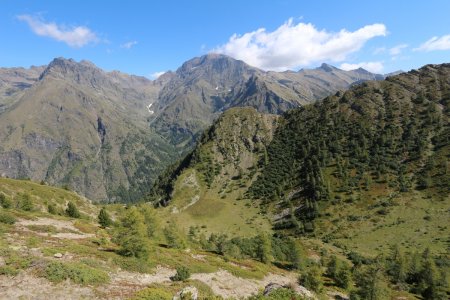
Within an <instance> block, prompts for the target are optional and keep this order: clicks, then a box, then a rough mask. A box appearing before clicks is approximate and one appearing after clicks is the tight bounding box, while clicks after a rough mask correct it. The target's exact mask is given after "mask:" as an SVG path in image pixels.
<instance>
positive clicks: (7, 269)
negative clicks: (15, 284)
mask: <svg viewBox="0 0 450 300" xmlns="http://www.w3.org/2000/svg"><path fill="white" fill-rule="evenodd" d="M18 273H19V270H17V269H16V268H14V267H13V266H1V267H0V275H6V276H16V275H17V274H18Z"/></svg>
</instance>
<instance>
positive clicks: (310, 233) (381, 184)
mask: <svg viewBox="0 0 450 300" xmlns="http://www.w3.org/2000/svg"><path fill="white" fill-rule="evenodd" d="M449 104H450V65H449V64H443V65H428V66H425V67H423V68H421V69H419V70H414V71H411V72H408V73H403V74H400V75H396V76H392V77H388V78H387V79H386V80H384V81H370V82H365V83H362V84H360V85H356V86H354V87H353V88H351V89H350V90H349V91H346V92H338V93H336V94H335V95H333V96H329V97H327V98H325V99H323V100H322V101H319V102H317V103H315V104H311V105H305V106H304V107H301V108H298V109H294V110H291V111H288V112H287V113H286V114H284V115H283V116H282V117H281V118H279V119H277V127H276V130H275V131H271V132H270V134H269V135H267V138H266V141H267V142H268V143H264V147H261V148H260V150H259V151H251V152H252V153H253V154H252V155H251V157H252V158H253V160H248V159H247V157H248V152H246V151H245V150H244V151H240V152H238V151H236V148H239V149H240V147H241V145H242V144H241V143H240V141H236V140H235V139H234V138H233V132H234V130H235V128H237V130H236V131H237V132H239V130H240V128H241V124H245V120H246V119H247V116H246V115H247V113H248V110H246V109H242V110H239V109H236V110H234V111H232V112H230V113H229V115H228V116H230V115H233V116H234V118H235V120H239V122H238V123H237V124H233V126H221V125H223V121H221V119H219V121H218V122H217V123H215V124H214V125H213V126H212V127H211V129H210V130H208V131H207V132H206V133H205V134H204V136H203V139H202V142H201V143H200V144H199V145H198V146H197V148H196V149H195V150H194V151H193V152H192V153H191V154H190V155H188V156H187V157H186V158H185V159H184V160H183V161H182V163H180V164H176V165H174V166H172V167H171V168H170V169H169V170H168V171H167V172H166V173H165V174H164V175H163V176H160V178H159V179H158V181H157V184H156V185H155V189H154V190H153V194H152V195H151V197H150V199H152V200H153V201H155V203H161V204H163V205H164V206H167V207H168V208H169V209H173V207H175V206H176V207H177V208H178V207H179V203H189V201H190V199H192V197H194V194H193V193H195V192H193V190H195V189H192V188H188V189H184V187H185V186H184V185H183V184H181V182H186V178H187V177H189V178H190V177H194V176H195V178H197V181H198V182H201V183H202V185H204V186H206V187H207V188H208V192H207V193H209V194H208V195H209V198H210V199H217V198H221V197H222V196H223V191H224V190H225V191H227V190H226V187H227V186H231V187H232V188H231V189H229V190H228V191H229V193H228V194H227V193H225V196H224V197H223V199H224V200H226V201H227V203H228V204H232V205H240V204H242V203H247V201H249V200H251V204H249V206H252V205H253V206H260V208H261V213H262V214H263V215H266V217H267V218H268V219H267V220H268V222H270V224H271V225H272V229H273V230H274V232H275V236H292V237H301V238H302V240H303V241H304V242H305V243H307V244H309V245H311V247H313V248H314V247H317V248H316V249H322V251H325V252H324V253H326V252H328V251H331V252H332V253H338V254H341V255H345V256H346V257H347V258H348V259H350V261H351V262H352V263H353V264H354V266H360V267H361V269H358V268H355V267H354V268H353V276H354V278H355V284H356V287H359V289H355V290H354V296H355V297H357V296H358V297H362V298H361V299H366V298H365V296H364V295H365V294H364V290H365V286H364V285H365V284H367V282H366V283H364V280H363V279H361V277H358V276H359V275H357V274H360V275H361V274H363V273H364V272H368V273H364V274H366V275H365V276H368V277H367V278H369V277H370V276H375V277H377V276H381V277H380V283H382V282H384V284H385V285H386V286H385V291H391V292H392V293H391V292H389V293H391V295H401V294H402V292H401V291H409V292H410V293H413V294H416V295H417V294H420V295H422V296H423V297H424V298H426V299H441V298H442V299H443V298H445V296H444V295H445V292H443V291H448V281H447V280H448V279H446V278H447V277H446V275H445V274H446V273H448V270H449V258H448V256H449V253H448V246H449V240H448V236H449V234H450V228H449V224H448V219H449V215H448V207H449V205H450V198H449V192H450V191H449V187H450V176H449V165H448V161H449V155H450V153H449V150H450V143H449V137H450V128H449V112H450V108H449ZM226 116H227V113H225V114H224V117H223V119H226ZM237 116H239V117H237ZM251 132H253V133H255V132H258V130H253V131H251ZM244 136H245V135H244ZM220 145H227V147H220ZM235 145H236V146H235ZM243 145H247V147H243V149H249V147H248V144H246V143H245V142H244V143H243ZM215 149H222V152H221V151H216V150H215ZM223 151H224V152H223ZM236 153H242V154H239V155H238V156H237V157H235V156H234V155H235V154H236ZM224 157H225V158H226V157H228V158H229V157H231V158H232V159H231V160H227V159H224ZM230 161H232V162H239V163H238V164H235V166H237V165H239V164H241V162H242V161H246V162H252V164H248V165H246V166H245V167H243V168H241V169H239V168H237V167H235V168H232V169H231V170H232V171H231V172H227V171H228V170H230V169H228V168H230V167H229V166H230V164H229V162H230ZM225 170H227V171H225ZM224 182H225V183H226V184H225V185H224V184H223V183H224ZM234 183H238V184H237V186H235V187H234V188H233V184H234ZM220 187H222V189H221V188H220ZM223 187H225V189H223ZM232 191H236V192H237V193H233V192H232ZM200 199H202V198H201V197H200ZM203 199H204V200H205V201H204V202H203V204H202V206H201V207H202V208H201V211H208V210H215V211H220V209H219V208H218V205H217V204H216V202H214V201H213V200H209V199H206V198H203ZM206 200H209V201H208V202H206ZM195 205H196V204H194V205H193V207H194V206H195ZM189 209H190V208H187V209H186V212H185V214H186V215H188V214H189V213H188V210H189ZM182 214H183V213H181V215H182ZM219 215H220V213H219ZM184 219H185V220H188V221H185V222H186V223H185V224H191V225H197V224H198V221H197V220H192V219H191V218H184ZM236 219H239V218H237V217H236V216H235V217H233V218H231V220H233V221H234V220H236ZM219 222H222V220H221V221H219ZM233 234H235V232H233ZM325 249H327V250H325ZM393 249H394V250H393ZM395 249H396V250H395ZM399 252H400V253H401V255H400V256H401V259H402V260H403V261H402V263H401V264H402V265H401V268H406V269H408V268H414V264H424V265H423V267H422V268H423V269H422V270H423V272H431V273H433V274H434V275H432V276H434V277H433V278H434V279H433V280H435V281H434V283H431V281H428V283H425V282H424V281H423V280H424V279H423V278H422V279H421V277H420V276H421V275H417V274H418V273H417V274H416V273H411V272H412V271H407V270H406V269H405V270H403V271H402V272H405V275H404V276H406V277H408V276H409V277H408V278H406V277H402V278H398V277H395V276H394V275H393V273H392V272H394V271H393V270H392V269H390V268H391V267H392V265H396V266H397V267H398V261H397V262H395V260H396V259H398V255H397V256H396V254H395V253H399ZM418 253H422V259H424V260H423V261H422V262H420V263H419V258H418V255H419V254H418ZM392 255H394V256H392ZM325 257H326V256H325ZM375 258H376V259H375ZM416 267H417V268H418V269H420V268H421V267H418V266H417V265H416ZM426 268H432V269H433V271H430V269H427V271H425V269H426ZM358 272H362V273H358ZM371 272H372V273H371ZM408 272H410V273H408ZM319 273H320V272H319ZM406 273H408V274H409V275H406ZM414 274H416V275H414ZM402 276H403V275H402ZM358 278H359V279H358ZM367 278H366V280H370V279H367ZM372 278H374V277H372ZM334 280H337V279H336V278H334ZM389 293H387V294H389ZM387 294H386V295H387ZM386 295H385V296H383V297H387V296H386ZM383 297H381V298H376V299H385V298H383ZM386 299H387V298H386Z"/></svg>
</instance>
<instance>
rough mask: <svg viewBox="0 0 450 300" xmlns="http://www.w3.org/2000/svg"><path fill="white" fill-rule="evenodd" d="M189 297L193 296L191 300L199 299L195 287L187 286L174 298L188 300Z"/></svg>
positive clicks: (175, 299) (174, 299)
mask: <svg viewBox="0 0 450 300" xmlns="http://www.w3.org/2000/svg"><path fill="white" fill-rule="evenodd" d="M188 295H190V296H191V298H189V299H190V300H197V299H198V290H197V288H196V287H195V286H187V287H185V288H183V289H182V290H181V291H179V292H178V293H177V294H176V295H175V296H174V297H173V300H181V299H186V298H185V297H187V296H188Z"/></svg>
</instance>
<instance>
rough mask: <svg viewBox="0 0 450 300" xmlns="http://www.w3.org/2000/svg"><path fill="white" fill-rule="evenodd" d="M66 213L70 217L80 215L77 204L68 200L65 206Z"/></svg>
mask: <svg viewBox="0 0 450 300" xmlns="http://www.w3.org/2000/svg"><path fill="white" fill-rule="evenodd" d="M66 214H67V215H68V216H69V217H71V218H79V217H81V214H80V211H79V210H78V208H77V206H76V205H75V204H74V203H73V202H69V203H68V204H67V208H66Z"/></svg>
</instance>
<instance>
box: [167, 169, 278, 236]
mask: <svg viewBox="0 0 450 300" xmlns="http://www.w3.org/2000/svg"><path fill="white" fill-rule="evenodd" d="M198 177H199V175H198V172H197V171H196V170H195V169H188V170H185V171H184V172H183V174H181V175H180V177H179V178H178V179H177V182H176V184H175V192H174V194H173V200H172V202H171V204H170V206H168V207H166V208H163V209H162V211H161V218H162V219H175V220H176V221H177V223H178V224H179V225H180V227H181V228H185V229H186V230H187V229H188V228H189V227H190V226H198V227H200V229H201V231H202V232H204V233H207V234H209V233H225V234H228V235H229V236H253V235H256V234H257V233H258V232H259V231H261V230H263V231H266V232H270V230H271V229H270V228H271V226H270V222H269V220H268V218H267V217H266V216H264V215H262V214H261V210H260V209H259V207H258V206H257V205H255V204H254V203H252V202H251V201H250V200H248V199H246V200H244V199H242V200H236V199H237V198H239V197H240V195H242V194H243V193H244V192H245V189H244V188H240V187H238V186H237V184H234V185H233V183H231V184H229V186H230V185H233V186H234V187H235V189H233V188H230V190H229V191H228V192H227V193H226V192H223V193H222V195H223V196H220V195H221V193H220V188H219V187H217V186H216V187H214V188H211V189H208V188H207V187H206V186H205V183H204V182H203V181H202V180H201V179H200V178H198ZM186 178H196V181H197V182H198V187H195V186H192V185H189V184H187V183H186V181H187V180H186ZM193 199H194V201H195V203H194V201H192V200H193ZM197 199H198V200H197ZM191 203H194V204H191ZM186 233H187V232H186Z"/></svg>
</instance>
